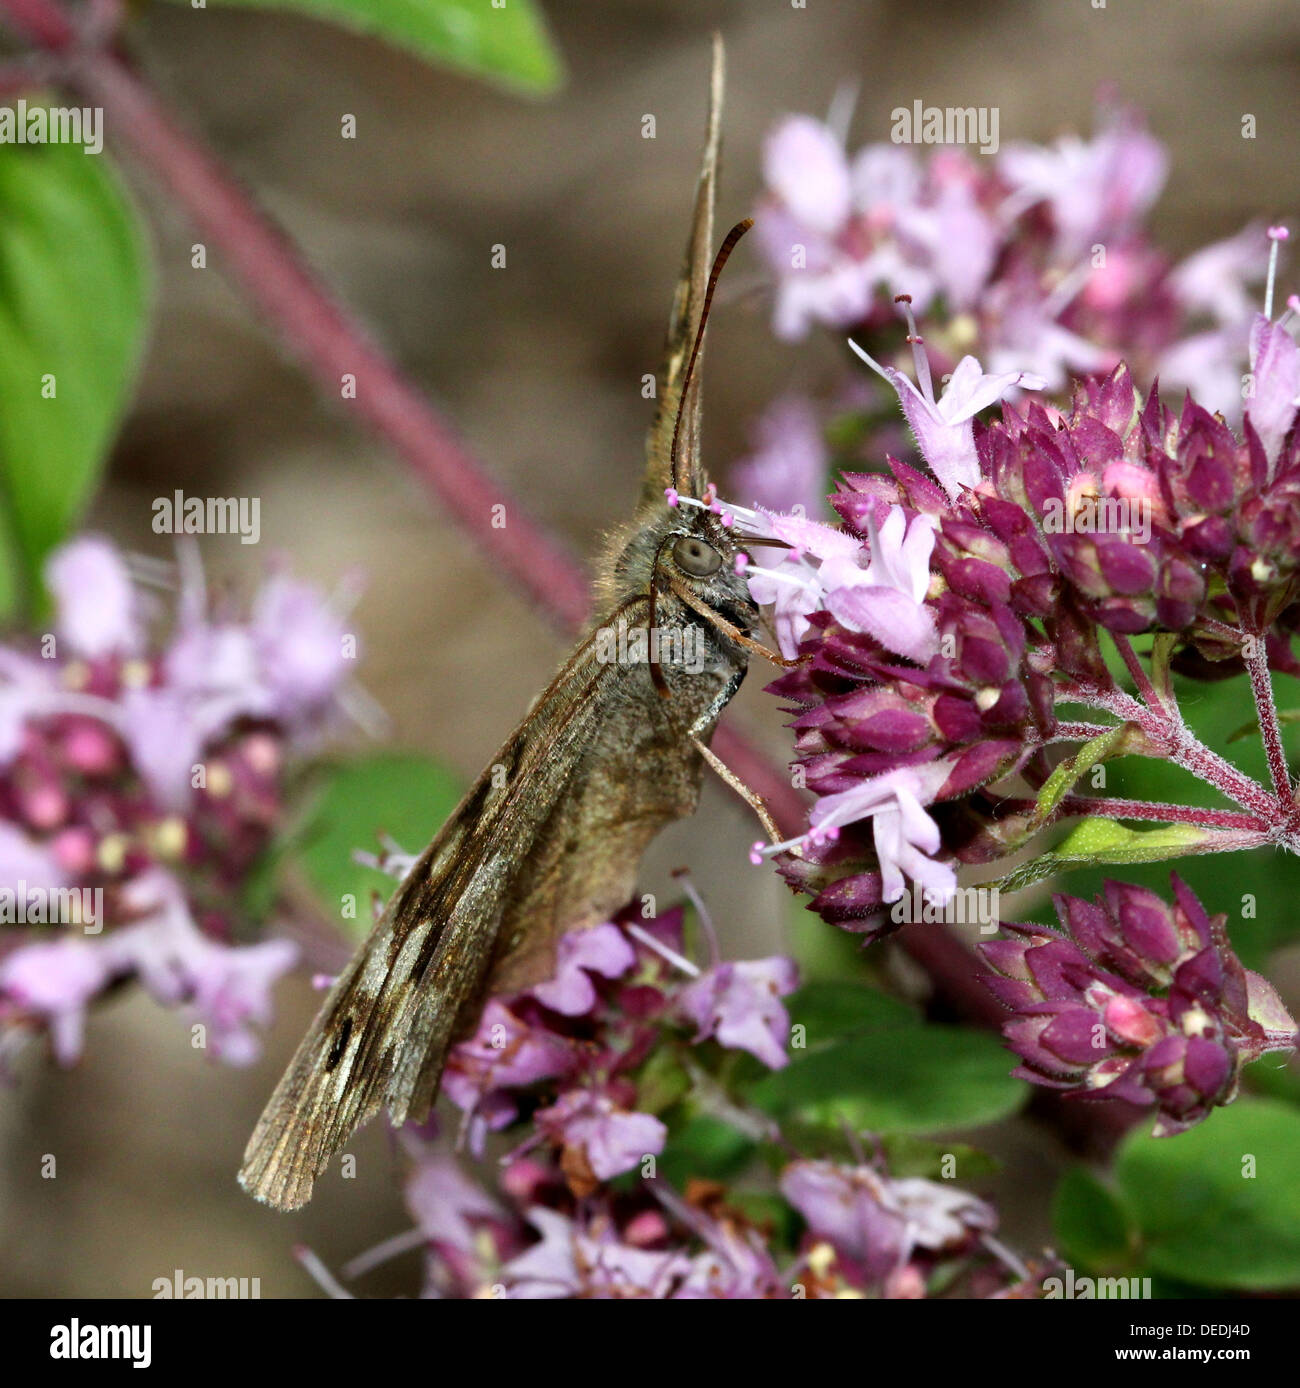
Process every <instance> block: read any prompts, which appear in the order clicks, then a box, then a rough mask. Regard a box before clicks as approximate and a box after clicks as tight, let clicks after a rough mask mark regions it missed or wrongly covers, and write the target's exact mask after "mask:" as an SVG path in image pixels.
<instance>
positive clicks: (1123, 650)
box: [1111, 632, 1169, 715]
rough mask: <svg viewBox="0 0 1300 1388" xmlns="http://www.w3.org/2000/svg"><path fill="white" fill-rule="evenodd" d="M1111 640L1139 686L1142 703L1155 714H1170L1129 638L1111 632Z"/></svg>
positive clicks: (1134, 681)
mask: <svg viewBox="0 0 1300 1388" xmlns="http://www.w3.org/2000/svg"><path fill="white" fill-rule="evenodd" d="M1111 640H1113V641H1114V643H1115V649H1116V650H1117V651H1118V652H1119V653H1120V655H1121V656H1122V657H1123V659H1124V664H1125V666H1126V668H1127V669H1128V672H1129V674H1130V675H1132V676H1133V683H1134V684H1136V685H1137V691H1138V693H1139V694H1140V695H1141V697H1142V701H1143V702H1144V703H1145V704H1146V706H1147V707H1148V708H1149V709H1151V710H1152V712H1154V713H1164V714H1166V715H1167V714H1168V713H1169V710H1168V709H1167V708H1166V707H1165V704H1164V700H1163V699H1161V697H1160V695H1159V694H1157V693H1156V690H1155V686H1154V685H1153V684H1152V683H1151V679H1150V677H1149V676H1148V675H1147V672H1146V670H1145V669H1144V667H1143V665H1142V662H1141V661H1140V660H1139V659H1138V654H1137V652H1136V651H1135V650H1134V649H1133V643H1132V641H1130V640H1129V639H1128V637H1127V636H1121V635H1120V634H1119V633H1118V632H1111Z"/></svg>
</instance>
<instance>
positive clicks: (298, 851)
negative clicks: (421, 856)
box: [283, 752, 461, 935]
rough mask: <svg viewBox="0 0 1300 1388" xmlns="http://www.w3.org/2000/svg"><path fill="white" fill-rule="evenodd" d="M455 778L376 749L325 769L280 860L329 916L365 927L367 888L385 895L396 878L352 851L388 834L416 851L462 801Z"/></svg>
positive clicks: (374, 845)
mask: <svg viewBox="0 0 1300 1388" xmlns="http://www.w3.org/2000/svg"><path fill="white" fill-rule="evenodd" d="M460 797H461V785H460V781H459V780H458V778H457V777H455V776H453V775H452V774H451V772H449V771H447V770H446V769H445V768H443V767H442V766H439V765H438V763H437V762H435V761H431V760H430V759H428V758H426V757H416V756H404V755H401V754H400V753H392V752H389V753H381V754H379V755H376V756H373V757H366V758H364V759H363V760H361V761H354V762H347V763H344V764H343V765H340V766H336V767H332V768H330V769H329V770H328V771H327V772H326V774H325V777H324V780H323V783H322V785H321V786H320V788H319V790H318V791H317V793H316V795H315V797H314V799H313V800H312V802H311V805H310V807H309V809H308V810H307V813H306V815H305V817H304V819H303V821H302V823H301V826H300V828H299V829H298V831H297V832H296V833H295V835H294V837H293V841H292V843H291V845H290V846H289V848H288V850H287V852H286V853H285V854H284V859H283V861H284V862H285V864H286V866H291V867H297V868H299V869H300V870H301V872H302V874H303V876H304V877H305V878H306V879H307V881H308V883H309V884H310V885H311V886H312V888H313V889H314V891H315V893H316V895H317V896H318V897H319V899H320V903H321V906H322V909H323V910H324V911H325V912H326V914H328V915H330V916H335V915H337V914H338V913H340V912H342V911H344V910H345V909H346V907H347V903H349V902H350V903H351V904H352V908H353V909H354V910H355V917H349V916H346V915H345V916H344V917H343V921H344V926H345V928H346V929H348V930H350V931H351V932H353V933H355V934H358V935H365V934H366V933H367V932H368V931H369V929H370V923H371V915H370V900H371V893H372V892H378V894H379V895H380V896H381V897H383V898H385V899H387V898H388V897H389V896H390V895H391V894H392V891H393V888H394V886H395V885H396V883H395V882H394V880H393V878H392V877H391V876H389V875H388V874H387V873H384V872H380V871H379V870H378V869H377V868H370V867H363V866H362V865H361V864H360V863H356V862H354V861H353V858H352V855H353V852H354V851H355V850H357V849H362V850H364V851H366V852H370V853H374V852H377V851H378V849H379V847H380V836H381V835H388V836H389V837H390V838H392V839H393V840H394V841H395V842H396V843H397V844H398V845H399V847H400V848H401V849H402V850H403V851H404V852H407V853H420V852H422V851H423V850H424V848H425V846H426V845H427V844H428V842H429V840H430V839H432V838H433V836H434V834H435V833H437V831H438V829H439V828H441V826H442V824H443V821H444V820H445V819H446V818H447V816H448V815H449V814H451V812H452V810H454V809H455V808H456V806H457V805H458V804H459V803H460Z"/></svg>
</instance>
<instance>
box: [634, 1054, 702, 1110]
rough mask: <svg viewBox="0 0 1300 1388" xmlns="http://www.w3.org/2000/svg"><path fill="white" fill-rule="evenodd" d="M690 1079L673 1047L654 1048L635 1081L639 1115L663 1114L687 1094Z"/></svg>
mask: <svg viewBox="0 0 1300 1388" xmlns="http://www.w3.org/2000/svg"><path fill="white" fill-rule="evenodd" d="M690 1088H691V1077H690V1075H689V1074H688V1073H687V1070H686V1067H685V1066H684V1065H683V1064H682V1061H681V1057H680V1056H679V1055H678V1054H677V1051H676V1050H675V1049H674V1048H673V1047H672V1046H666V1045H660V1046H656V1047H655V1048H654V1050H653V1051H651V1052H650V1058H649V1059H648V1060H647V1061H646V1063H645V1064H644V1065H643V1066H642V1067H641V1074H640V1076H639V1077H638V1079H637V1087H636V1108H637V1111H638V1112H639V1113H654V1114H659V1113H663V1112H664V1111H665V1109H670V1108H672V1106H673V1105H674V1104H675V1103H676V1102H677V1101H678V1100H679V1099H681V1098H683V1097H685V1095H687V1094H688V1093H690Z"/></svg>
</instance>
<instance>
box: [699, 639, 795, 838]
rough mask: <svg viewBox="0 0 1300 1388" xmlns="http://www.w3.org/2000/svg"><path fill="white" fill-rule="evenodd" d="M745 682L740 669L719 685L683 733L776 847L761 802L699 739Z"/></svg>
mask: <svg viewBox="0 0 1300 1388" xmlns="http://www.w3.org/2000/svg"><path fill="white" fill-rule="evenodd" d="M744 678H745V670H744V667H743V666H742V667H741V668H740V669H739V670H737V671H736V672H735V673H734V674H733V675H732V676H731V678H730V679H729V680H728V681H727V682H726V684H725V685H723V687H722V689H721V690H720V691H719V693H718V696H717V698H716V699H714V700H713V702H712V703H711V704H710V705H709V706H708V708H706V709H705V710H704V712H703V713H702V714H700V716H699V717H698V718H697V719H696V720H695V722H694V723H693V724H692V725H691V727H690V728H689V729H688V731H687V736H688V737H689V738H690V739H691V741H692V742H693V743H694V744H695V746H696V749H697V750H698V751H699V753H700V755H701V756H702V757H703V758H704V760H705V761H706V762H708V764H709V765H710V766H711V767H712V768H713V769H714V771H716V772H717V773H718V775H719V776H720V777H721V778H722V779H723V780H724V781H725V782H726V783H727V784H728V785H729V786H730V787H731V788H732V790H734V791H735V792H736V794H737V795H739V796H740V798H741V799H742V800H744V801H745V803H746V804H747V805H748V806H749V807H750V809H751V810H753V811H754V813H755V814H756V815H757V816H758V818H759V822H760V823H761V824H762V826H763V829H764V831H765V832H766V834H767V836H768V839H769V840H770V841H771V842H772V843H777V842H778V841H779V840H780V838H781V835H780V832H779V831H778V829H777V827H776V821H775V820H774V819H773V818H772V815H771V812H770V811H769V810H768V808H767V806H766V805H765V804H764V803H763V801H762V798H761V797H760V796H759V795H758V793H757V792H756V791H752V790H750V788H749V787H748V786H747V785H746V784H745V783H744V781H742V780H741V779H740V777H739V776H737V775H736V773H735V772H734V771H733V770H732V769H731V768H730V767H729V766H728V765H727V764H726V762H724V761H723V760H722V758H721V757H720V756H718V754H717V753H716V752H715V751H714V750H713V749H712V748H711V747H710V746H708V744H707V743H706V742H704V740H703V739H702V738H701V737H700V733H702V732H703V731H704V730H705V729H706V728H710V727H712V726H713V724H714V723H715V722H716V721H717V720H718V718H719V717H720V716H721V714H722V710H723V709H724V708H726V706H727V705H728V704H729V703H730V702H731V700H732V698H733V696H734V695H735V693H736V690H738V689H739V688H740V684H741V681H742V680H743V679H744Z"/></svg>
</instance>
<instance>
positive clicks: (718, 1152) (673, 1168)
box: [658, 1113, 756, 1190]
mask: <svg viewBox="0 0 1300 1388" xmlns="http://www.w3.org/2000/svg"><path fill="white" fill-rule="evenodd" d="M755 1147H756V1144H755V1142H754V1139H753V1138H752V1137H750V1136H748V1134H746V1133H742V1132H741V1131H740V1130H739V1129H738V1128H733V1127H732V1126H731V1124H730V1123H724V1122H723V1121H722V1119H720V1118H714V1117H713V1115H712V1114H707V1113H699V1114H696V1115H695V1116H694V1117H691V1118H688V1119H687V1120H686V1122H685V1123H684V1124H683V1125H682V1126H681V1127H680V1128H679V1129H677V1130H676V1131H675V1132H670V1134H669V1137H668V1141H667V1143H666V1144H665V1146H664V1150H663V1154H662V1155H661V1156H660V1157H659V1160H658V1167H659V1173H660V1175H662V1176H663V1177H665V1178H666V1179H667V1181H668V1182H669V1184H670V1185H673V1186H675V1187H676V1188H677V1189H678V1190H681V1189H682V1188H683V1187H684V1186H685V1184H686V1182H687V1181H688V1180H689V1179H690V1178H691V1177H692V1176H703V1177H705V1178H708V1179H712V1180H717V1181H720V1180H725V1179H726V1178H727V1177H728V1176H733V1175H735V1173H736V1172H737V1171H739V1170H741V1168H742V1167H744V1166H745V1165H746V1164H747V1163H748V1162H749V1159H750V1158H751V1157H752V1156H753V1154H754V1151H755Z"/></svg>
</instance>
